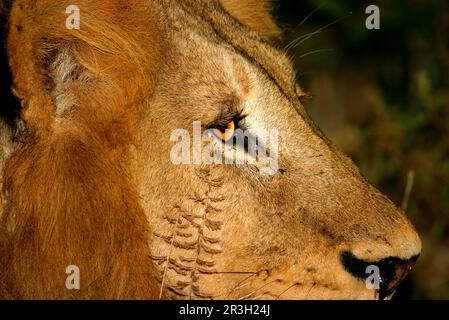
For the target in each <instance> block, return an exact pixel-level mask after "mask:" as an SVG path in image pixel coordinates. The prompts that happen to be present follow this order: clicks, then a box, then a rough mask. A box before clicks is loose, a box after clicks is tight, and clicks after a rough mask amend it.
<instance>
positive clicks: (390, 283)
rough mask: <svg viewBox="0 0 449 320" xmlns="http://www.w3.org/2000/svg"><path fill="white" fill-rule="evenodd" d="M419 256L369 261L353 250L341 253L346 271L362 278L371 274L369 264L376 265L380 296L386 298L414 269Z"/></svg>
mask: <svg viewBox="0 0 449 320" xmlns="http://www.w3.org/2000/svg"><path fill="white" fill-rule="evenodd" d="M418 256H419V255H416V256H413V257H411V258H410V259H406V260H404V259H400V258H396V257H388V258H385V259H382V260H379V261H372V262H368V261H365V260H361V259H358V258H357V257H356V256H355V255H354V254H353V253H352V252H350V251H344V252H342V253H341V254H340V261H341V263H342V264H343V266H344V268H345V270H346V271H348V272H349V273H350V274H352V275H353V276H354V277H356V278H358V279H360V280H366V279H368V277H369V276H370V275H371V272H370V271H369V270H370V269H369V268H368V267H369V266H376V267H377V268H378V270H379V285H380V288H379V298H380V299H384V298H386V297H388V296H390V295H391V294H392V293H394V291H395V289H396V287H397V286H398V284H399V283H401V281H402V280H404V278H405V277H406V276H407V274H408V272H409V271H410V270H411V269H412V267H413V266H414V264H415V263H416V260H418Z"/></svg>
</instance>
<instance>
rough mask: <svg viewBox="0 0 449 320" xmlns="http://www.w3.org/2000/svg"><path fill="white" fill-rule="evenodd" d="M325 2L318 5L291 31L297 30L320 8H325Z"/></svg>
mask: <svg viewBox="0 0 449 320" xmlns="http://www.w3.org/2000/svg"><path fill="white" fill-rule="evenodd" d="M324 5H325V3H322V4H321V5H320V6H318V7H316V8H315V9H314V10H313V11H312V12H310V13H309V14H308V15H307V16H306V17H305V18H304V19H302V20H301V22H299V23H298V25H297V26H296V27H295V28H293V30H291V31H290V32H291V33H294V32H296V31H297V30H298V29H299V28H300V27H301V26H302V25H303V24H304V23H305V22H306V21H307V20H309V18H310V17H311V16H313V15H314V14H315V13H316V12H317V11H318V10H320V9H321V8H323V7H324Z"/></svg>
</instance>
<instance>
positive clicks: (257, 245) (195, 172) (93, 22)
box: [0, 0, 421, 299]
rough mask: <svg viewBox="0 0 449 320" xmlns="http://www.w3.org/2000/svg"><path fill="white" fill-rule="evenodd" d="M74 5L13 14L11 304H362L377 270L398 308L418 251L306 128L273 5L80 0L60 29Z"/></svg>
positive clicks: (8, 180) (366, 187)
mask: <svg viewBox="0 0 449 320" xmlns="http://www.w3.org/2000/svg"><path fill="white" fill-rule="evenodd" d="M71 4H72V1H53V0H52V1H50V0H37V1H35V2H33V4H30V2H28V1H21V0H16V1H14V2H13V6H12V8H11V11H10V21H9V35H8V55H9V60H10V67H11V70H12V73H13V76H14V93H15V94H16V96H17V97H18V98H19V100H20V101H21V103H22V118H23V120H24V121H25V123H26V124H27V125H26V130H22V131H23V132H22V133H19V134H18V136H19V139H16V141H15V145H14V147H13V149H14V150H12V151H11V152H8V156H7V157H6V156H4V158H8V159H7V161H6V164H5V165H4V166H3V165H1V166H0V167H3V168H2V174H3V180H4V183H3V196H2V198H3V201H2V202H0V204H3V218H2V219H3V220H2V224H1V227H0V232H3V233H4V234H6V236H4V237H5V238H7V240H5V241H3V242H4V243H5V244H4V246H3V247H4V248H9V249H4V250H5V251H6V250H8V252H9V254H10V255H11V258H10V259H8V260H9V261H8V262H5V261H4V264H5V270H8V271H7V272H5V274H6V276H4V277H5V278H7V279H8V281H6V282H7V285H6V286H7V287H8V290H9V292H10V294H11V295H13V296H14V295H15V296H18V297H24V298H28V297H84V298H86V297H87V298H90V297H100V298H124V297H128V298H129V297H131V298H159V297H163V298H187V299H189V298H206V299H209V298H216V299H227V298H233V299H239V298H247V299H257V298H275V299H276V298H280V299H303V298H310V299H316V298H320V299H333V298H344V299H346V298H350V299H359V298H361V299H372V298H374V297H375V295H376V294H377V291H376V290H371V289H367V287H366V283H365V279H366V278H368V276H369V275H370V274H369V273H366V272H367V268H368V267H369V266H370V265H374V266H376V267H378V268H379V272H380V297H387V296H390V295H391V294H392V293H393V292H394V290H395V288H396V286H397V284H398V283H399V282H400V281H401V280H402V279H403V277H405V275H406V274H407V272H408V271H409V269H410V267H411V266H412V265H413V263H414V261H415V260H416V258H417V255H419V253H420V251H421V243H420V239H419V237H418V235H417V234H416V232H415V230H414V228H413V226H412V225H411V224H410V223H409V221H408V220H407V218H406V217H405V216H404V214H403V212H401V211H400V210H399V209H398V208H397V207H396V206H395V205H394V204H393V203H392V202H391V201H390V200H388V199H387V198H386V197H385V196H383V195H382V194H381V193H380V192H379V191H377V190H376V189H375V188H373V187H372V186H371V185H370V184H369V183H368V182H367V181H366V180H365V179H364V178H363V177H362V175H361V174H360V173H359V171H358V170H357V168H356V167H355V165H354V164H353V163H352V162H351V160H349V159H348V158H347V157H345V156H344V155H342V154H341V153H340V152H339V151H338V150H336V148H335V147H334V146H333V145H332V144H331V143H330V142H329V141H328V140H327V139H326V138H325V137H324V136H323V134H322V133H321V132H320V131H319V130H318V129H317V128H316V127H315V126H314V125H313V123H312V122H311V121H310V120H309V117H308V115H307V113H306V111H305V109H304V107H303V106H302V104H301V99H300V98H301V96H302V95H303V92H302V90H301V88H300V87H299V86H298V85H297V83H296V80H295V74H294V71H293V68H292V64H291V63H290V61H289V59H288V58H287V57H286V55H285V53H283V52H282V51H281V50H279V49H278V48H277V46H276V39H277V37H278V36H279V34H280V32H279V30H278V29H277V27H276V25H275V23H274V22H273V20H272V19H271V17H270V16H269V4H268V3H267V2H266V1H263V0H192V1H178V0H160V1H158V0H151V1H148V0H146V1H141V0H136V1H133V2H129V1H121V0H120V1H111V0H102V1H86V0H79V1H77V4H76V5H77V7H78V8H79V13H80V29H76V28H75V29H68V28H67V27H66V19H67V18H68V13H66V8H67V7H69V6H70V5H71ZM316 94H319V92H317V93H316ZM205 132H206V133H205ZM236 132H243V133H244V135H245V137H244V138H243V140H241V141H243V144H242V145H240V146H238V145H237V146H235V148H237V149H239V148H240V149H239V150H237V151H240V152H235V153H234V151H232V154H233V155H234V157H236V159H234V161H233V162H232V161H230V162H229V163H225V161H224V160H223V159H224V157H222V156H224V154H225V152H226V150H228V149H226V147H227V146H228V145H227V142H228V141H237V140H238V139H237V136H236ZM177 133H178V134H177ZM207 133H210V134H209V135H207ZM198 135H199V137H200V138H198ZM263 137H264V138H263ZM209 138H210V140H208V139H209ZM209 142H213V143H210V144H209ZM2 143H3V144H4V145H5V146H6V142H3V141H2ZM211 145H213V148H210V149H207V148H208V147H210V146H211ZM254 146H256V148H257V150H258V151H259V152H260V153H252V152H251V150H253V149H251V148H252V147H254ZM8 148H9V149H11V148H12V147H10V146H9V145H8ZM217 148H218V150H221V152H222V153H220V154H218V155H219V156H218V157H217V153H214V156H215V157H216V158H213V159H214V160H216V161H212V163H211V162H210V161H209V162H207V161H205V159H206V158H208V155H210V153H211V152H212V153H213V152H215V151H216V150H217ZM9 149H8V150H9ZM198 150H200V151H198ZM204 150H208V151H206V152H205V151H204ZM231 150H233V148H232V149H231ZM228 151H229V150H228ZM198 152H200V153H198ZM179 154H182V155H183V156H184V157H183V158H182V159H181V160H179V159H178V160H179V161H177V160H174V159H173V158H174V157H175V158H176V157H177V156H179ZM198 154H199V156H198ZM263 154H265V155H266V156H265V157H263V156H262V155H263ZM4 155H6V152H5V153H4ZM262 158H263V159H262ZM0 160H1V157H0ZM209 160H210V159H209ZM218 160H222V161H221V162H223V163H221V162H220V161H218ZM261 160H267V161H265V162H264V161H261ZM231 162H232V163H231ZM0 164H2V162H0ZM267 165H268V167H269V168H268V170H266V169H267ZM264 170H265V171H264ZM0 177H2V175H0ZM0 209H2V207H0ZM0 213H1V211H0ZM3 233H0V234H3ZM3 247H0V249H1V248H3ZM36 264H37V265H39V267H36ZM73 264H75V265H78V266H79V267H80V270H81V274H82V279H83V282H82V284H81V289H80V290H79V292H68V291H67V289H66V288H65V287H64V279H65V276H66V274H65V273H64V270H65V267H66V266H68V265H73ZM368 269H369V268H368ZM0 279H2V278H0ZM0 292H1V291H0Z"/></svg>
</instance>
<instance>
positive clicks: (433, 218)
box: [0, 0, 449, 299]
mask: <svg viewBox="0 0 449 320" xmlns="http://www.w3.org/2000/svg"><path fill="white" fill-rule="evenodd" d="M370 4H375V5H377V6H379V8H380V17H381V29H380V30H367V29H366V27H365V19H366V18H367V14H365V8H366V7H367V6H368V5H370ZM274 13H275V15H276V17H277V19H278V21H279V24H280V25H281V26H282V27H283V28H284V30H285V36H284V44H283V46H284V47H288V54H289V56H290V57H291V59H292V60H293V61H294V62H295V64H296V68H297V71H298V79H299V81H300V83H301V84H302V86H303V87H304V88H305V90H307V91H308V92H310V93H311V94H312V95H313V97H314V98H313V99H312V100H311V101H308V102H306V103H305V104H306V108H307V109H308V110H309V113H310V114H311V115H312V118H313V119H314V120H315V122H316V123H317V124H318V125H319V126H320V127H321V129H322V130H323V131H324V132H325V133H326V134H327V135H328V136H329V137H330V138H331V140H332V141H333V142H334V143H335V144H336V145H337V146H338V147H339V148H340V149H342V150H343V151H344V152H345V153H346V154H348V155H349V156H351V157H352V158H353V159H354V161H355V162H356V164H357V165H358V166H359V167H360V169H361V171H362V172H363V173H364V174H365V176H367V178H368V179H369V180H370V181H371V182H372V183H373V184H374V185H375V186H377V187H378V188H379V189H380V190H382V191H383V192H384V193H386V194H387V195H388V196H389V197H390V198H391V199H392V200H393V201H394V202H395V203H396V204H398V205H403V206H404V208H405V209H406V211H407V215H408V216H409V218H410V219H411V220H412V222H413V224H414V225H415V226H416V227H417V229H418V232H419V234H420V235H421V237H422V240H423V248H424V249H423V253H422V256H421V258H420V260H419V261H418V264H417V266H416V268H415V269H414V271H413V273H412V274H411V276H410V277H408V279H407V280H406V282H405V283H404V284H403V285H402V286H401V287H400V289H399V290H398V293H397V295H396V296H395V298H396V299H409V298H412V299H449V1H446V0H407V1H405V0H404V1H402V0H397V1H393V0H384V1H360V0H327V1H326V0H296V1H295V0H277V1H275V10H274ZM0 25H1V27H0V28H3V29H1V30H0V32H1V35H3V34H4V31H5V30H4V27H5V23H4V20H2V21H0ZM1 38H3V36H2V37H1ZM1 45H2V47H1V48H0V116H1V117H3V118H6V119H8V121H10V122H13V119H14V118H16V117H17V116H18V114H19V107H18V104H17V102H16V101H15V99H14V98H13V96H12V95H11V94H10V87H11V77H10V73H9V69H8V67H7V63H6V58H5V53H4V47H3V43H2V44H1ZM412 177H413V179H412ZM407 185H408V186H409V187H412V188H411V189H410V190H411V191H410V192H406V189H407V188H406V186H407ZM407 199H408V201H407Z"/></svg>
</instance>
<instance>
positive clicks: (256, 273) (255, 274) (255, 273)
mask: <svg viewBox="0 0 449 320" xmlns="http://www.w3.org/2000/svg"><path fill="white" fill-rule="evenodd" d="M261 272H268V270H266V269H263V270H259V271H257V272H254V273H253V274H252V275H250V276H248V277H246V278H245V279H243V280H242V281H240V282H239V283H237V285H236V286H235V287H234V288H233V289H232V290H231V291H229V293H228V295H227V297H229V296H230V295H231V293H233V292H235V291H236V290H237V288H239V289H240V288H241V287H242V286H241V285H242V284H243V283H245V282H246V281H248V280H249V279H251V278H252V277H254V276H257V275H259V274H260V273H261Z"/></svg>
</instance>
